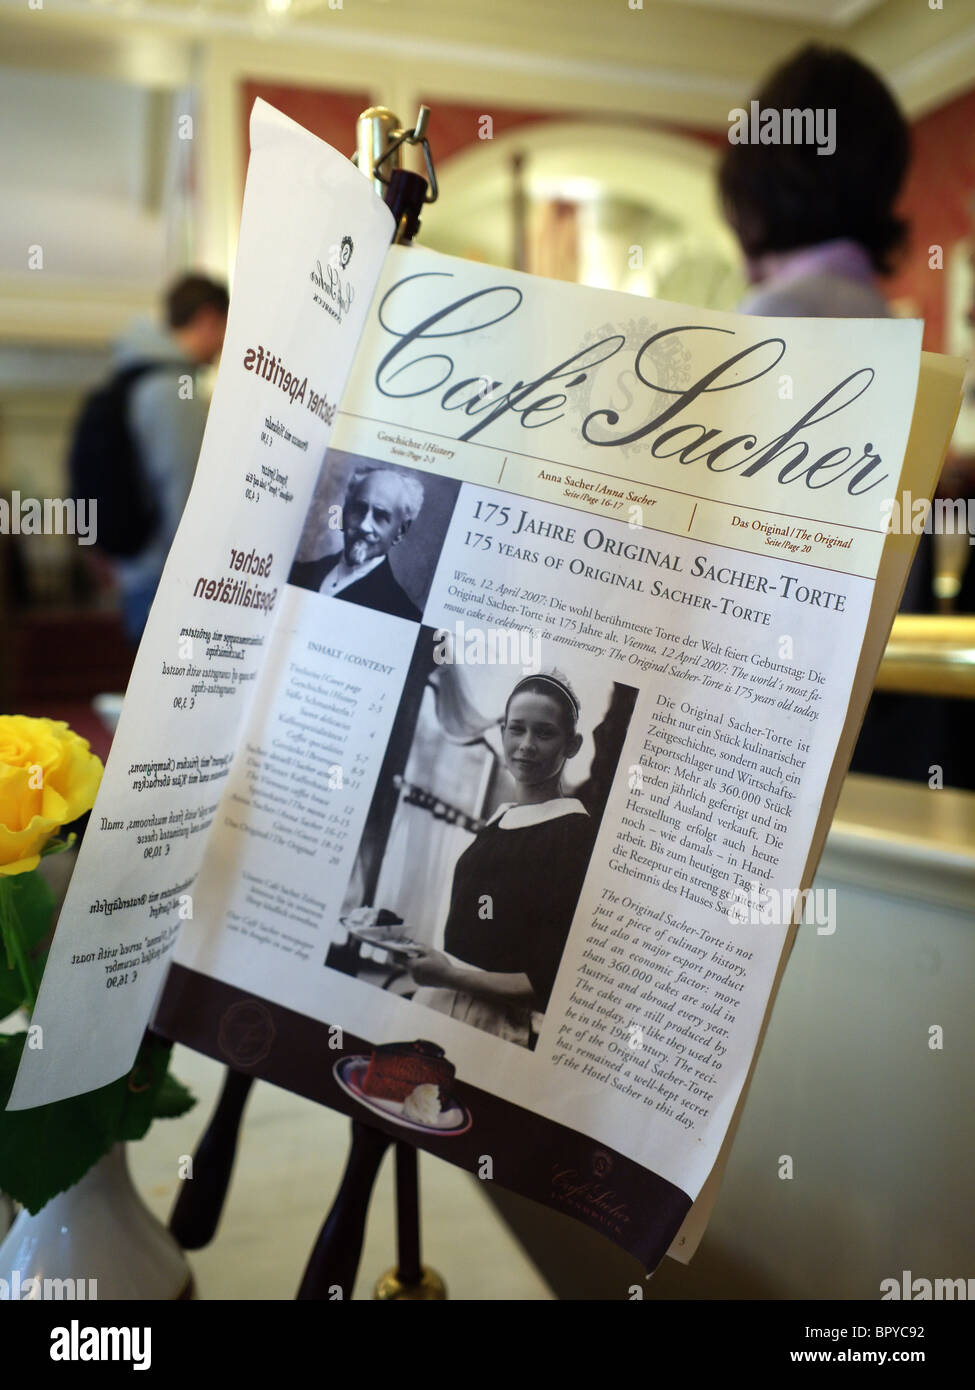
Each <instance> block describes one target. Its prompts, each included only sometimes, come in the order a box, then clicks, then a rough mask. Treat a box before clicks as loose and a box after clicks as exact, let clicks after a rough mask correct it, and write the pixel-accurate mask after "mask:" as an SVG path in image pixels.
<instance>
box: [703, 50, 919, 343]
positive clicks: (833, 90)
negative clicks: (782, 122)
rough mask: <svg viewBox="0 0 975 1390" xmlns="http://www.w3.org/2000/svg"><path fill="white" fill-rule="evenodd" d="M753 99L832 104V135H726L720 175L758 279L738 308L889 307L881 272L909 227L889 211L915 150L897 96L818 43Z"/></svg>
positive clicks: (769, 105)
mask: <svg viewBox="0 0 975 1390" xmlns="http://www.w3.org/2000/svg"><path fill="white" fill-rule="evenodd" d="M754 101H755V103H757V105H758V108H759V110H760V111H767V110H776V111H780V112H781V111H787V110H788V111H810V112H817V111H818V112H824V113H829V115H830V119H831V120H835V137H834V139H835V147H834V148H833V150H832V152H831V153H827V152H826V151H825V147H824V146H823V145H821V144H818V143H816V142H814V141H806V142H804V143H801V144H782V143H780V144H760V143H755V144H731V143H730V142H729V145H728V149H727V152H726V153H725V155H724V157H723V159H722V161H721V165H720V169H719V173H718V185H719V188H720V191H721V197H722V202H723V204H724V210H725V215H726V217H727V218H728V221H729V222H730V224H731V226H732V228H733V229H734V231H735V234H736V235H737V237H738V240H739V241H740V243H741V247H742V250H743V251H744V253H745V257H746V263H747V268H748V274H749V279H750V280H751V282H752V284H753V285H755V286H756V287H757V288H756V290H755V291H754V292H753V293H752V294H751V295H750V296H749V297H748V298H747V299H746V300H745V302H744V303H743V304H742V306H741V308H742V311H743V312H744V313H749V314H769V315H776V316H778V315H788V316H791V317H796V318H885V317H887V316H888V314H889V310H888V308H887V304H886V301H885V300H884V298H883V296H882V295H881V294H880V293H879V291H878V290H877V289H876V288H875V286H874V278H875V276H877V275H883V274H887V273H889V272H890V270H891V269H892V262H893V259H894V254H895V252H897V251H898V250H899V249H900V248H901V247H902V245H903V244H904V241H905V240H906V233H907V225H906V223H905V222H903V221H902V220H901V219H900V218H898V217H897V216H896V214H895V212H894V203H895V201H896V199H897V196H898V193H899V192H900V188H901V185H902V183H903V181H904V176H905V174H906V172H907V166H908V162H909V159H910V135H909V130H908V126H907V122H906V121H905V120H904V117H903V116H902V114H901V112H900V110H899V108H898V106H897V103H896V102H895V101H894V99H893V97H892V96H891V95H890V93H889V92H888V90H887V88H886V87H885V86H884V84H883V83H882V82H881V81H880V79H879V78H878V77H877V76H875V74H874V73H872V72H871V71H870V69H869V68H867V67H864V65H863V64H862V63H861V62H859V61H858V60H857V59H856V58H854V57H852V56H851V55H850V54H849V53H843V52H842V51H840V50H839V49H830V48H820V47H818V46H816V45H810V46H809V47H807V48H804V49H802V50H801V51H800V52H799V53H798V54H797V55H796V56H795V57H794V58H791V59H790V60H789V61H788V62H787V63H785V64H784V65H783V66H782V67H780V68H778V69H777V70H776V71H775V72H774V73H773V74H772V75H771V77H770V78H768V80H767V81H766V82H765V83H764V85H763V86H762V88H761V90H760V91H759V92H758V93H757V94H756V97H755V99H754ZM753 109H754V106H753ZM751 136H752V139H754V138H755V136H756V132H754V131H752V132H751Z"/></svg>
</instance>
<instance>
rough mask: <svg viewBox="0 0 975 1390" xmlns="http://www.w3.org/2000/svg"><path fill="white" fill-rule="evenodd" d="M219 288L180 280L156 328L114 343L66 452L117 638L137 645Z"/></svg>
mask: <svg viewBox="0 0 975 1390" xmlns="http://www.w3.org/2000/svg"><path fill="white" fill-rule="evenodd" d="M228 304H229V297H228V294H227V289H226V286H225V285H222V284H219V283H218V282H217V281H215V280H210V279H208V278H207V277H206V276H203V275H184V276H182V277H181V278H180V279H179V280H177V281H176V282H175V283H174V284H173V285H172V286H171V287H170V289H169V290H168V292H167V293H166V295H165V313H166V324H165V327H163V326H161V325H157V324H156V323H153V322H152V321H151V320H149V319H142V320H139V321H137V322H136V323H134V324H133V325H132V326H131V328H129V329H128V331H127V332H126V333H125V334H124V336H123V337H122V338H121V339H120V340H119V341H118V343H117V344H116V345H115V353H114V358H115V371H114V375H113V376H112V377H111V379H110V380H109V381H108V382H107V383H106V384H104V385H103V386H102V387H100V388H99V389H98V390H96V391H95V392H93V393H92V395H91V396H89V397H88V399H87V401H86V402H85V404H84V407H83V409H82V412H81V415H80V417H79V420H78V424H77V427H76V430H75V435H74V440H73V443H72V447H71V457H70V460H69V471H70V475H71V489H72V493H73V495H74V496H75V497H87V498H93V499H94V500H95V501H96V502H97V530H96V544H97V546H98V548H99V550H100V551H101V552H102V553H103V554H104V555H105V556H107V557H108V559H109V561H110V562H111V566H112V570H113V572H114V575H115V579H116V582H117V584H118V588H119V592H120V595H121V600H122V619H123V624H124V627H125V633H126V636H127V637H128V638H129V641H130V642H132V644H133V645H134V646H138V644H139V641H140V639H141V637H142V632H143V629H144V628H145V625H146V620H147V618H148V616H149V609H150V608H151V606H152V600H153V598H154V597H155V593H156V589H157V587H158V585H159V580H160V578H161V577H162V571H163V566H164V565H165V563H166V556H167V555H168V554H169V548H170V546H171V545H172V542H173V537H174V536H175V534H176V528H177V527H178V525H179V521H180V517H181V516H182V514H183V508H184V506H185V505H186V499H187V497H188V496H189V491H190V485H191V484H192V482H193V473H194V470H195V468H196V462H197V458H198V457H199V453H200V445H201V444H202V442H203V430H204V426H205V424H206V417H207V402H206V401H205V400H203V399H201V398H200V396H199V395H198V393H197V389H196V372H197V370H198V368H200V367H202V366H205V365H208V364H209V363H211V362H213V361H215V360H216V358H217V357H218V356H219V354H220V349H221V347H222V346H223V339H224V333H225V332H226V327H227V308H228Z"/></svg>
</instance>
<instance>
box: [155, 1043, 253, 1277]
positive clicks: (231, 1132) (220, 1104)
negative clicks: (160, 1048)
mask: <svg viewBox="0 0 975 1390" xmlns="http://www.w3.org/2000/svg"><path fill="white" fill-rule="evenodd" d="M253 1084H254V1078H253V1077H252V1076H246V1075H245V1074H244V1073H243V1072H239V1071H234V1070H233V1069H232V1068H230V1067H228V1068H227V1075H226V1077H225V1079H224V1083H223V1090H222V1091H221V1092H220V1099H219V1100H218V1101H217V1108H216V1110H214V1112H213V1115H212V1117H211V1119H210V1123H209V1124H208V1125H207V1127H206V1129H205V1130H204V1132H203V1138H202V1139H201V1140H200V1142H199V1144H197V1146H196V1152H195V1153H194V1155H193V1176H192V1179H190V1178H184V1179H183V1182H182V1184H181V1186H180V1189H179V1195H178V1196H177V1198H176V1202H175V1204H174V1206H173V1210H172V1212H171V1214H170V1217H169V1229H170V1231H171V1233H172V1234H173V1236H174V1237H175V1238H176V1240H177V1241H178V1242H179V1243H180V1245H181V1246H182V1247H183V1249H184V1250H201V1249H202V1248H203V1246H204V1245H208V1244H209V1243H210V1241H211V1240H212V1239H213V1236H214V1233H215V1231H216V1229H217V1226H218V1224H219V1222H220V1214H221V1212H222V1211H223V1204H224V1201H225V1200H226V1197H227V1190H228V1188H229V1187H230V1175H231V1173H232V1172H233V1167H234V1158H235V1157H236V1153H237V1136H238V1133H239V1131H240V1123H241V1120H242V1119H243V1115H244V1106H245V1105H246V1103H247V1097H248V1096H249V1095H250V1089H251V1086H252V1085H253Z"/></svg>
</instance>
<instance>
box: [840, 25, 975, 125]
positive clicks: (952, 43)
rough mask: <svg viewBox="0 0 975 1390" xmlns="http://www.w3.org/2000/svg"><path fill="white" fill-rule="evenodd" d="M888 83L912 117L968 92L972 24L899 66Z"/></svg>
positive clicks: (972, 79) (974, 74) (973, 56)
mask: <svg viewBox="0 0 975 1390" xmlns="http://www.w3.org/2000/svg"><path fill="white" fill-rule="evenodd" d="M861 56H863V55H861ZM887 80H888V81H889V83H890V85H891V87H893V89H894V91H895V92H896V94H897V98H898V100H899V101H900V102H901V105H902V106H903V107H904V109H905V110H906V111H907V112H908V113H909V114H910V115H912V116H916V115H920V114H922V113H923V112H926V111H930V110H934V109H935V108H936V107H938V106H943V105H944V104H945V102H946V101H949V100H951V98H952V97H956V96H958V95H959V94H960V93H962V92H967V91H969V90H970V89H971V87H972V85H973V83H975V24H973V25H972V26H971V28H969V29H963V30H961V32H960V33H955V34H952V35H951V36H950V37H949V38H946V39H944V40H943V41H942V42H941V43H938V44H934V45H933V46H932V47H931V48H928V49H926V50H925V51H924V52H923V53H918V54H917V55H916V56H915V57H913V58H908V60H907V61H906V62H904V63H900V64H898V66H897V67H895V68H892V69H891V71H890V72H889V73H888V74H887Z"/></svg>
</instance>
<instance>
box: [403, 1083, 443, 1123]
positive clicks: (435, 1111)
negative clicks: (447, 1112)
mask: <svg viewBox="0 0 975 1390" xmlns="http://www.w3.org/2000/svg"><path fill="white" fill-rule="evenodd" d="M403 1118H404V1120H413V1121H414V1123H415V1124H418V1125H439V1124H440V1087H439V1086H434V1085H432V1084H431V1083H430V1082H428V1081H425V1082H424V1083H423V1084H422V1085H420V1086H415V1087H414V1088H413V1090H412V1091H411V1092H410V1094H409V1095H408V1096H407V1097H406V1099H405V1100H404V1101H403Z"/></svg>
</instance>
